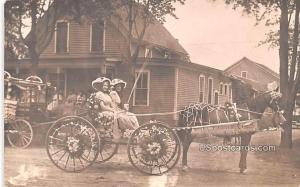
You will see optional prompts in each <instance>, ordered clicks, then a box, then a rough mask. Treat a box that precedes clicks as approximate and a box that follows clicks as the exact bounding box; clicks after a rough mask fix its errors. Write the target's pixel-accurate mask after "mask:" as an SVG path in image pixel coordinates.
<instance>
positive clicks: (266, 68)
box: [224, 57, 279, 79]
mask: <svg viewBox="0 0 300 187" xmlns="http://www.w3.org/2000/svg"><path fill="white" fill-rule="evenodd" d="M243 62H249V63H252V64H254V65H255V66H256V67H258V68H259V69H261V70H263V71H265V72H266V73H268V74H270V75H272V76H273V77H275V78H276V79H279V75H278V73H276V72H275V71H273V70H271V69H270V68H268V67H267V66H265V65H263V64H259V63H257V62H254V61H252V60H250V59H249V58H247V57H243V58H242V59H240V60H239V61H237V62H235V63H233V64H232V65H231V66H229V67H228V68H226V69H225V70H224V71H225V72H228V71H230V70H231V69H233V68H235V67H236V66H238V65H239V64H241V63H243Z"/></svg>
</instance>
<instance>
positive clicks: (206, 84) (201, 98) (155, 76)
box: [5, 16, 232, 126]
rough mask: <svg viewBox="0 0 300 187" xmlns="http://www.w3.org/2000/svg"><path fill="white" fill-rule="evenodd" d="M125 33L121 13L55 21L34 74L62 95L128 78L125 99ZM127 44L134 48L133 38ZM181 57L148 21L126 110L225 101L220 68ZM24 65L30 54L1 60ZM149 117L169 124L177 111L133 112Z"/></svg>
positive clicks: (226, 87) (226, 84)
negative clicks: (98, 81) (103, 79)
mask: <svg viewBox="0 0 300 187" xmlns="http://www.w3.org/2000/svg"><path fill="white" fill-rule="evenodd" d="M127 32H128V29H127V23H126V20H125V18H124V16H123V17H122V16H112V17H111V18H109V19H106V20H103V21H98V22H93V21H92V19H89V18H85V20H84V22H83V23H81V24H79V23H77V22H74V21H73V20H72V18H71V17H67V16H66V17H63V18H61V19H60V20H59V21H57V23H56V30H55V34H54V36H53V38H52V39H51V41H50V43H49V45H48V46H47V48H46V49H45V50H44V51H43V53H42V54H41V56H40V62H39V75H40V76H41V77H42V78H43V79H44V80H46V81H49V82H51V83H52V85H54V86H56V87H57V88H58V89H59V90H60V91H61V93H63V95H65V96H67V95H68V93H69V91H70V90H73V89H75V90H78V91H80V90H81V91H86V92H87V91H89V90H92V87H91V82H92V81H93V80H94V79H96V78H97V77H99V76H107V77H109V78H121V79H123V80H125V81H127V82H128V86H127V88H126V91H125V94H124V97H123V99H124V102H127V99H128V97H129V93H130V92H131V89H132V86H133V82H130V79H129V77H130V74H129V72H130V70H129V68H130V67H129V64H128V63H127V62H126V61H125V55H126V53H127V49H126V46H127V43H126V42H128V41H127V37H126V36H127ZM132 45H133V46H132V47H135V46H134V45H136V43H133V44H132ZM146 56H147V58H146ZM187 56H188V54H187V52H186V51H185V50H184V48H183V47H182V46H181V45H180V44H179V42H178V40H176V39H175V38H174V37H173V36H172V35H171V34H170V33H169V32H168V31H167V29H166V28H165V27H164V26H163V25H162V24H161V23H159V22H158V21H154V22H153V23H152V24H150V25H149V26H148V28H147V30H146V33H145V36H144V38H143V42H142V46H141V49H140V53H139V56H138V59H137V63H136V75H137V74H138V72H140V71H142V72H141V75H140V77H139V80H138V81H137V84H136V87H135V89H134V90H133V94H132V97H131V100H130V104H131V109H130V110H132V111H133V112H134V113H164V112H176V111H178V110H180V109H181V108H182V107H184V106H185V105H187V104H189V103H192V102H206V103H210V104H216V105H218V104H223V103H224V102H225V101H230V100H231V99H232V91H231V90H232V89H231V82H230V78H228V77H227V76H225V75H224V74H223V71H221V70H217V69H214V68H210V67H207V66H203V65H199V64H194V63H191V62H188V61H186V60H185V59H186V58H187ZM145 63H146V64H145ZM142 67H143V68H142ZM29 68H30V59H21V60H19V61H18V62H8V61H7V62H6V63H5V69H6V70H8V71H10V72H11V73H13V74H16V73H17V74H18V76H19V77H22V76H23V77H25V76H26V74H28V73H29ZM150 119H156V120H161V121H164V122H166V123H168V124H170V125H171V126H174V125H175V123H176V119H177V114H171V115H160V116H147V117H139V120H140V122H141V123H143V122H145V121H147V120H150Z"/></svg>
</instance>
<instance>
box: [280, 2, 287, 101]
mask: <svg viewBox="0 0 300 187" xmlns="http://www.w3.org/2000/svg"><path fill="white" fill-rule="evenodd" d="M280 8H281V17H280V38H279V46H280V47H279V59H280V91H281V93H282V94H283V99H284V101H287V93H288V66H289V58H288V56H289V43H288V40H289V23H288V5H287V1H285V0H284V1H281V7H280Z"/></svg>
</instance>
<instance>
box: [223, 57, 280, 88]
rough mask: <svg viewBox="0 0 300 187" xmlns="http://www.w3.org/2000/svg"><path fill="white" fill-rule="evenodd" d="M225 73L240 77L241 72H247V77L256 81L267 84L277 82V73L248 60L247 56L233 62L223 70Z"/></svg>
mask: <svg viewBox="0 0 300 187" xmlns="http://www.w3.org/2000/svg"><path fill="white" fill-rule="evenodd" d="M224 71H225V73H226V74H228V75H233V76H236V77H242V75H241V74H242V72H246V73H247V79H249V80H253V81H258V82H261V83H263V84H268V83H270V82H274V81H276V82H279V75H278V74H276V73H275V72H273V71H272V70H271V69H269V68H268V67H266V66H264V65H262V64H258V63H256V62H253V61H251V60H249V59H248V58H245V57H244V58H243V59H241V60H239V61H238V62H236V63H234V64H233V65H231V66H230V67H228V68H227V69H225V70H224Z"/></svg>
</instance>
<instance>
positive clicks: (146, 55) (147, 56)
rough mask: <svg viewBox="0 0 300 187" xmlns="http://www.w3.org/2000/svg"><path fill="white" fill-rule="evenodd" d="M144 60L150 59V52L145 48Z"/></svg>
mask: <svg viewBox="0 0 300 187" xmlns="http://www.w3.org/2000/svg"><path fill="white" fill-rule="evenodd" d="M145 58H152V50H151V49H149V48H147V47H146V48H145Z"/></svg>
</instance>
